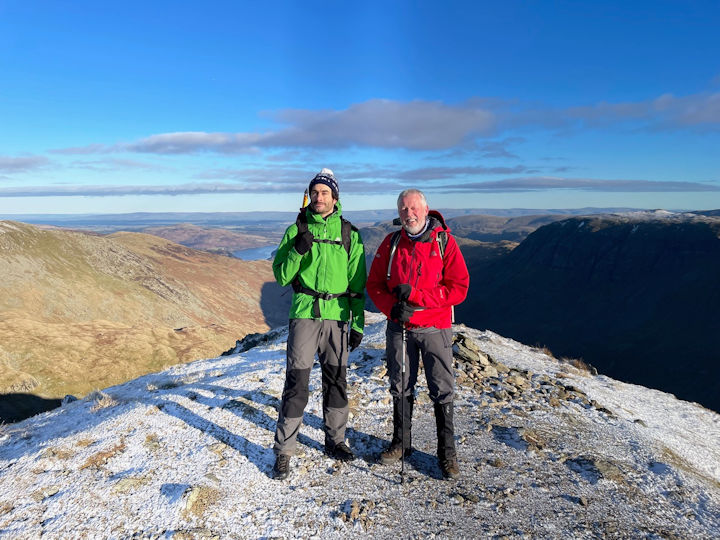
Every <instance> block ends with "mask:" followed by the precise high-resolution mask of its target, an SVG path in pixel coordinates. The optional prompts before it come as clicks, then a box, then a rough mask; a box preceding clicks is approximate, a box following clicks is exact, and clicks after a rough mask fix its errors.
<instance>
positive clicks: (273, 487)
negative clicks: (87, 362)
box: [0, 313, 720, 538]
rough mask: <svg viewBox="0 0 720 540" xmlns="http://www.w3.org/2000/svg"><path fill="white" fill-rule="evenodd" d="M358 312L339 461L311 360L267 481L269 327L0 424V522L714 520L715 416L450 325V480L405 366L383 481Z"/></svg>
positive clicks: (380, 351)
mask: <svg viewBox="0 0 720 540" xmlns="http://www.w3.org/2000/svg"><path fill="white" fill-rule="evenodd" d="M367 319H368V326H367V327H366V334H365V339H364V340H363V343H362V345H361V346H360V347H359V348H358V349H357V350H356V351H354V352H353V353H351V355H350V364H351V365H350V368H349V370H348V393H349V398H350V407H351V419H350V424H349V429H348V439H349V444H350V446H351V448H352V449H353V451H354V452H355V453H356V454H357V455H358V459H357V460H355V461H353V462H350V463H346V464H341V463H337V462H335V461H333V460H331V459H329V458H328V457H326V456H325V455H324V454H323V444H322V441H324V437H323V434H322V397H321V391H320V388H321V381H320V370H319V369H318V368H315V369H314V370H313V374H312V378H311V386H310V387H311V397H310V402H309V404H308V407H307V409H306V414H305V424H304V425H303V426H302V428H301V434H300V437H299V439H298V442H299V455H297V456H295V457H294V458H293V460H292V473H291V476H290V478H289V479H288V480H287V481H284V482H278V481H276V480H273V479H272V478H271V477H270V474H271V469H272V464H273V461H274V455H273V452H272V449H271V448H272V441H273V433H274V428H275V421H276V419H277V406H278V404H279V398H280V395H281V392H282V385H283V382H284V367H285V345H286V339H287V327H283V328H279V329H276V330H273V331H271V332H268V333H267V334H265V335H263V336H254V339H253V343H257V344H256V345H254V346H252V347H251V348H249V349H247V347H249V346H250V345H251V343H250V341H249V340H246V341H245V342H244V346H242V344H241V346H240V347H238V349H237V350H238V351H240V350H243V352H236V353H234V354H230V355H226V356H221V357H218V358H212V359H207V360H198V361H195V362H192V363H189V364H184V365H178V366H175V367H173V368H171V369H169V370H166V371H164V372H161V373H154V374H150V375H146V376H143V377H140V378H138V379H135V380H133V381H131V382H128V383H126V384H122V385H119V386H114V387H111V388H108V389H106V390H105V391H103V392H96V393H94V394H92V395H90V396H88V397H86V398H84V399H82V400H79V401H75V402H72V403H68V404H66V405H64V406H63V407H61V408H59V409H56V410H54V411H51V412H48V413H45V414H42V415H39V416H36V417H34V418H30V419H28V420H25V421H23V422H20V423H17V424H13V425H10V426H4V427H3V428H2V431H0V536H2V537H7V538H36V537H40V536H42V537H43V538H70V537H89V538H127V537H130V536H133V535H135V536H137V537H142V538H257V537H301V538H311V537H318V538H331V537H333V538H334V537H337V536H338V535H343V536H345V537H363V538H365V537H373V538H390V537H393V538H396V537H398V536H401V537H434V536H439V537H492V536H506V537H510V538H523V537H526V538H531V537H543V538H567V537H573V538H597V537H614V538H637V537H647V538H665V537H681V538H714V537H718V536H720V415H718V414H716V413H714V412H712V411H709V410H707V409H704V408H702V407H700V406H699V405H697V404H693V403H687V402H683V401H680V400H677V399H676V398H675V397H673V396H671V395H669V394H665V393H662V392H659V391H656V390H649V389H647V388H644V387H640V386H634V385H629V384H624V383H621V382H618V381H615V380H613V379H610V378H608V377H605V376H598V375H593V374H592V373H591V371H588V370H586V369H583V367H582V365H580V366H579V367H576V366H575V365H573V364H572V363H569V362H567V361H559V360H556V359H554V358H552V357H551V356H548V355H546V354H545V353H544V352H543V351H541V350H538V349H533V348H530V347H527V346H525V345H522V344H520V343H517V342H515V341H512V340H509V339H506V338H503V337H501V336H498V335H497V334H494V333H492V332H488V331H484V332H483V331H478V330H474V329H470V328H465V327H463V326H458V327H456V328H455V330H456V338H457V339H456V346H455V353H456V355H455V360H456V371H457V374H458V392H457V401H456V413H455V417H456V422H457V425H456V436H457V439H458V440H457V446H458V457H459V461H460V468H461V476H460V479H459V480H457V481H444V480H442V479H441V475H440V471H439V468H438V466H437V463H436V460H435V444H436V439H435V433H434V430H435V425H434V419H433V416H432V406H431V404H430V403H429V400H428V398H427V390H426V388H425V387H424V386H423V384H424V383H425V380H424V375H422V374H421V376H420V381H419V383H420V384H419V395H418V403H417V405H416V411H415V417H414V419H413V445H414V447H415V448H416V452H415V453H414V454H413V456H412V457H410V458H409V459H408V460H407V463H406V469H405V478H404V482H403V483H400V476H399V466H395V465H393V466H383V465H380V464H377V463H376V462H375V456H376V455H377V453H378V452H380V451H381V450H382V449H383V447H384V445H385V444H386V441H387V440H388V435H389V433H390V431H391V405H390V398H389V395H388V391H387V378H386V376H385V368H384V358H383V356H384V352H385V351H384V328H385V320H384V318H383V317H381V316H378V315H377V314H371V313H368V314H367ZM244 349H247V350H244Z"/></svg>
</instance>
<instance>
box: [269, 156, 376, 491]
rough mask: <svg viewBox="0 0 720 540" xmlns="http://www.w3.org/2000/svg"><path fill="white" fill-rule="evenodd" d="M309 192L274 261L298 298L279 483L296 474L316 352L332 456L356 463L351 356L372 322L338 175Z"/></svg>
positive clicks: (360, 251)
mask: <svg viewBox="0 0 720 540" xmlns="http://www.w3.org/2000/svg"><path fill="white" fill-rule="evenodd" d="M308 191H309V192H310V204H309V205H308V207H306V208H304V209H301V211H300V214H299V215H298V219H297V221H296V222H295V223H294V224H292V225H290V227H288V228H287V230H286V231H285V235H284V236H283V239H282V240H281V242H280V246H279V247H278V250H277V253H276V255H275V260H274V261H273V272H274V274H275V279H276V280H277V282H278V283H279V284H280V285H281V286H285V285H290V284H291V285H292V287H293V291H294V294H293V298H292V305H291V306H290V325H289V328H290V331H289V334H288V340H287V365H286V371H285V388H284V390H283V395H282V404H281V406H280V412H279V414H278V422H277V429H276V430H275V445H274V447H273V450H274V451H275V455H276V457H275V466H274V467H273V476H274V477H275V478H276V479H279V480H282V479H285V478H287V477H288V475H289V474H290V456H292V455H293V454H294V453H295V445H296V440H297V435H298V431H299V430H300V424H301V423H302V418H303V411H304V410H305V406H306V405H307V402H308V394H309V391H308V386H309V382H310V370H311V368H312V366H313V363H314V361H315V353H317V355H318V359H319V361H320V366H321V369H322V390H323V421H324V427H325V452H326V453H327V454H328V455H329V456H331V457H333V458H335V459H338V460H341V461H350V460H352V459H354V458H355V456H354V455H353V453H352V452H351V450H350V448H349V447H348V445H347V444H346V443H345V426H346V425H347V421H348V399H347V382H346V379H345V374H346V371H347V362H348V356H349V351H352V350H354V349H355V348H356V347H357V346H358V345H360V341H361V340H362V334H363V326H364V323H365V318H364V312H363V309H364V305H365V294H364V292H363V291H364V289H365V280H366V272H365V248H364V247H363V243H362V239H361V238H360V233H359V232H358V230H357V229H356V228H355V227H353V226H351V225H350V222H349V221H346V220H345V219H343V218H342V217H341V212H342V206H341V205H340V202H339V198H340V192H339V189H338V183H337V180H336V179H335V176H334V175H333V172H332V171H331V170H330V169H323V170H322V171H320V173H318V174H317V175H316V176H315V177H314V178H313V179H312V180H311V181H310V185H309V186H308Z"/></svg>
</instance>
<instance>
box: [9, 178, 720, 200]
mask: <svg viewBox="0 0 720 540" xmlns="http://www.w3.org/2000/svg"><path fill="white" fill-rule="evenodd" d="M397 176H402V175H397ZM306 185H307V181H306V180H297V179H295V180H282V181H272V182H270V181H267V179H265V180H263V179H261V178H259V177H256V178H254V179H253V180H250V181H243V182H237V183H232V184H228V183H221V182H215V183H213V182H208V183H188V184H181V185H174V186H167V185H155V186H140V185H133V186H67V185H63V186H32V187H9V188H0V197H79V196H83V197H114V196H123V195H163V196H174V195H199V194H212V193H215V194H231V193H247V194H251V193H267V194H273V193H292V192H298V193H301V192H302V190H303V189H304V188H305V187H306ZM407 187H421V188H422V189H424V190H427V191H444V192H462V193H483V192H485V193H487V192H494V193H513V192H528V191H545V190H556V189H573V190H580V191H595V192H617V193H629V192H641V193H643V192H658V193H660V192H719V191H720V185H716V184H703V183H699V182H653V181H649V180H602V179H588V178H558V177H531V178H527V177H520V178H508V179H505V180H499V181H487V182H463V183H439V182H435V181H428V182H422V181H419V180H418V179H417V178H412V179H411V181H406V179H397V180H389V181H388V180H385V181H365V180H357V179H346V180H342V181H341V183H340V193H341V198H342V194H343V193H345V194H346V193H364V194H367V193H386V192H388V191H392V192H395V191H399V190H401V189H404V188H407Z"/></svg>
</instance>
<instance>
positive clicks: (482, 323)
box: [457, 215, 720, 410]
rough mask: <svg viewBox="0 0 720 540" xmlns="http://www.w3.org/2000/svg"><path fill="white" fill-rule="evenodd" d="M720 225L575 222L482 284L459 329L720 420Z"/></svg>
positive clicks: (699, 220)
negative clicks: (540, 349) (491, 335)
mask: <svg viewBox="0 0 720 540" xmlns="http://www.w3.org/2000/svg"><path fill="white" fill-rule="evenodd" d="M719 234H720V219H717V218H711V217H690V216H686V215H685V216H675V217H667V218H663V219H656V218H648V217H623V216H604V217H590V218H572V219H567V220H563V221H560V222H557V223H552V224H550V225H546V226H544V227H541V228H540V229H538V230H537V231H535V232H534V233H532V234H531V235H530V236H528V238H527V239H526V240H525V241H524V242H523V243H521V244H520V245H519V246H518V247H517V248H515V250H513V251H512V252H510V253H509V254H508V255H506V256H505V257H503V258H501V259H499V260H498V261H496V262H495V263H494V264H493V265H491V266H490V267H488V268H486V269H483V270H482V271H481V272H480V273H479V274H476V275H472V276H471V290H470V297H469V298H468V300H467V301H466V302H465V303H464V304H462V305H461V306H458V308H457V314H458V317H457V319H458V321H459V322H463V323H466V324H468V325H470V326H474V327H477V328H488V329H491V330H494V331H496V332H498V333H500V334H503V335H506V336H509V337H513V338H515V339H518V340H519V341H522V342H524V343H528V344H531V345H534V344H538V345H545V346H547V347H549V348H550V349H551V350H552V351H553V352H554V353H555V355H556V356H569V357H575V358H583V359H584V360H585V361H587V362H590V363H591V364H593V365H594V366H595V367H597V368H598V370H599V371H600V372H601V373H605V374H607V375H610V376H612V377H614V378H618V379H621V380H624V381H628V382H634V383H638V384H642V385H645V386H650V387H653V388H659V389H661V390H665V391H668V392H672V393H674V394H676V395H677V396H678V397H680V398H682V399H686V400H690V401H698V402H700V403H701V404H703V405H705V406H706V407H709V408H712V409H715V410H720V239H719V238H718V235H719Z"/></svg>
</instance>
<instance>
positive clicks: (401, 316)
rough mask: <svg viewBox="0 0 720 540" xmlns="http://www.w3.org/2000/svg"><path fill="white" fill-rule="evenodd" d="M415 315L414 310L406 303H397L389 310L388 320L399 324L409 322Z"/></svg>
mask: <svg viewBox="0 0 720 540" xmlns="http://www.w3.org/2000/svg"><path fill="white" fill-rule="evenodd" d="M413 313H415V308H414V307H412V306H411V305H409V304H408V303H407V302H398V303H396V304H394V305H393V307H392V309H391V310H390V318H391V319H393V320H394V321H399V322H401V323H406V322H410V317H412V316H413Z"/></svg>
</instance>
